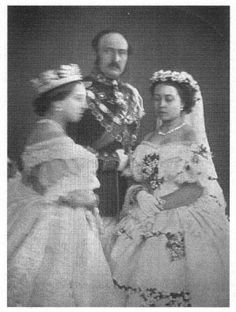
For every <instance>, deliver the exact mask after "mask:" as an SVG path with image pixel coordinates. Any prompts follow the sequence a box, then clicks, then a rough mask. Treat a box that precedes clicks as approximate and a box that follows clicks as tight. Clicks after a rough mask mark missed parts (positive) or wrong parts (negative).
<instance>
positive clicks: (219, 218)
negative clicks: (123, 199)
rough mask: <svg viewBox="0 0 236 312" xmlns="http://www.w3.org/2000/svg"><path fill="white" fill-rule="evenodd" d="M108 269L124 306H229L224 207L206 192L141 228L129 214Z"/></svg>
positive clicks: (121, 223) (226, 232)
mask: <svg viewBox="0 0 236 312" xmlns="http://www.w3.org/2000/svg"><path fill="white" fill-rule="evenodd" d="M137 209H139V208H138V207H137ZM142 222H144V221H142ZM142 222H141V223H142ZM124 228H125V229H126V230H124ZM111 267H112V273H113V278H114V282H115V284H116V287H117V289H119V292H120V297H121V298H122V300H123V305H125V306H131V307H137V306H140V307H142V306H143V307H146V306H157V307H159V306H180V307H182V306H193V307H227V306H229V246H228V220H227V218H226V217H225V214H224V209H223V207H220V205H219V202H218V201H217V199H216V198H214V197H212V196H210V195H207V194H204V195H203V196H202V197H201V198H199V199H198V201H197V202H196V203H195V204H194V205H192V206H189V207H180V208H177V209H172V210H169V211H162V212H160V213H158V214H157V215H156V216H155V218H154V222H153V223H151V224H150V223H149V224H148V222H147V223H146V225H145V226H144V224H140V223H138V222H137V220H135V219H134V218H132V215H127V216H126V217H124V219H123V220H121V222H120V224H118V227H117V234H116V241H115V244H114V247H113V249H112V252H111Z"/></svg>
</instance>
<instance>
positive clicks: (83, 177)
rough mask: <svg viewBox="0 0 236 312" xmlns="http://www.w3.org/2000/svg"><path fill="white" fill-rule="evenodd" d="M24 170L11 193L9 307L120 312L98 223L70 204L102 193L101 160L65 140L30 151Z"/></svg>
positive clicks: (35, 146)
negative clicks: (113, 309) (114, 311)
mask: <svg viewBox="0 0 236 312" xmlns="http://www.w3.org/2000/svg"><path fill="white" fill-rule="evenodd" d="M23 162H24V171H23V174H22V178H21V177H17V178H15V179H11V180H10V181H9V185H8V306H17V307H18V306H19V307H21V306H24V307H25V306H29V307H34V306H37V307H39V306H43V307H50V306H51V307H74V306H78V307H99V306H117V305H119V303H118V301H117V297H116V294H115V291H114V287H113V286H114V285H113V282H112V277H111V273H110V269H109V266H108V264H107V262H106V259H105V257H104V254H103V250H102V247H101V243H100V239H99V231H98V226H97V224H98V221H99V218H98V217H97V216H95V214H94V213H93V212H92V211H90V210H88V209H86V208H85V206H84V207H83V205H81V207H76V208H73V207H72V206H71V204H70V203H71V197H70V196H71V194H72V193H71V192H74V191H75V192H77V196H80V195H81V198H84V196H87V198H88V197H89V196H94V194H93V190H94V189H95V188H97V187H99V182H98V180H97V178H96V169H97V160H96V158H95V156H94V155H93V154H92V153H90V152H89V151H87V150H86V149H84V148H83V147H81V146H79V145H76V144H75V143H74V141H73V140H71V139H70V138H69V137H67V136H65V135H64V136H62V137H58V138H54V139H50V140H48V141H44V142H41V143H37V144H33V145H30V146H27V147H26V150H25V152H24V154H23ZM62 197H63V198H64V200H63V201H62V200H61V198H62Z"/></svg>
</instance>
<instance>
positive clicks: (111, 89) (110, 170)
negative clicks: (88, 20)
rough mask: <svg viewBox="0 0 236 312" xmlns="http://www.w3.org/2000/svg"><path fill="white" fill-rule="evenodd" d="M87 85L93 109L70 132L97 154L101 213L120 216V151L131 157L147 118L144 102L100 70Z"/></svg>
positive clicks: (122, 183)
mask: <svg viewBox="0 0 236 312" xmlns="http://www.w3.org/2000/svg"><path fill="white" fill-rule="evenodd" d="M85 81H86V82H87V84H88V85H89V86H88V87H87V95H88V96H87V102H88V106H89V109H88V110H87V111H86V112H85V114H84V116H83V118H82V120H81V121H80V122H79V123H78V124H77V126H75V125H73V126H72V125H70V126H69V128H68V132H69V135H71V136H72V137H73V138H74V140H75V142H76V143H78V144H80V145H83V146H86V147H91V148H93V149H94V150H95V151H96V152H97V156H98V159H99V169H98V172H97V174H98V179H99V180H100V183H101V187H100V189H99V190H98V194H99V198H100V205H99V209H100V213H101V215H103V216H117V214H118V212H119V210H120V208H121V207H122V203H123V198H124V194H125V191H126V181H125V179H124V178H122V177H120V175H119V173H118V171H117V167H118V164H119V157H118V154H117V153H116V150H117V149H124V150H125V152H126V153H127V154H128V153H130V151H131V150H132V148H133V147H134V146H135V142H136V139H137V133H138V130H139V126H140V119H141V118H142V116H143V115H144V110H143V104H142V98H141V96H140V95H139V93H138V91H137V89H135V88H134V87H132V86H131V85H129V84H127V83H123V82H121V81H117V80H111V79H108V78H107V77H105V76H104V75H103V74H102V73H101V72H99V71H97V70H94V71H93V72H92V73H91V75H90V76H88V77H86V78H85Z"/></svg>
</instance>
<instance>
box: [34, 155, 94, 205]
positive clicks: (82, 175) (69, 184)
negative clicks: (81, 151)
mask: <svg viewBox="0 0 236 312" xmlns="http://www.w3.org/2000/svg"><path fill="white" fill-rule="evenodd" d="M93 156H94V155H92V154H91V155H90V153H85V155H84V157H79V158H73V159H53V160H50V161H46V162H43V163H41V164H40V165H38V166H36V167H34V168H33V169H32V174H31V176H33V177H34V181H35V182H34V186H35V188H36V189H37V191H38V192H39V193H41V194H42V195H43V196H45V199H46V200H48V201H57V200H58V199H60V198H62V197H63V198H64V199H66V198H68V200H69V198H70V196H71V194H72V193H73V192H77V194H78V196H80V197H81V198H86V199H87V200H88V199H89V198H90V197H93V196H94V193H93V190H94V189H96V188H98V187H99V186H100V184H99V181H98V179H97V177H96V170H97V162H96V159H95V156H94V158H93Z"/></svg>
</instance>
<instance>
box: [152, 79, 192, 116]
mask: <svg viewBox="0 0 236 312" xmlns="http://www.w3.org/2000/svg"><path fill="white" fill-rule="evenodd" d="M159 84H164V85H168V86H172V87H175V88H176V89H177V91H178V93H179V96H180V98H181V101H182V102H183V104H184V107H183V111H184V112H185V113H186V114H189V113H191V111H192V108H193V106H194V105H195V100H194V95H195V93H196V91H195V90H194V89H193V88H192V87H191V86H190V85H189V84H188V83H179V82H176V81H173V80H166V81H157V82H154V83H153V84H152V85H151V87H150V92H151V95H153V93H154V90H155V87H156V86H157V85H159Z"/></svg>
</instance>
